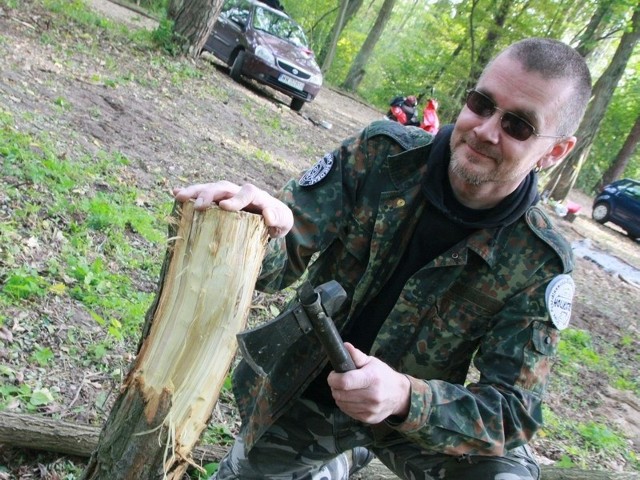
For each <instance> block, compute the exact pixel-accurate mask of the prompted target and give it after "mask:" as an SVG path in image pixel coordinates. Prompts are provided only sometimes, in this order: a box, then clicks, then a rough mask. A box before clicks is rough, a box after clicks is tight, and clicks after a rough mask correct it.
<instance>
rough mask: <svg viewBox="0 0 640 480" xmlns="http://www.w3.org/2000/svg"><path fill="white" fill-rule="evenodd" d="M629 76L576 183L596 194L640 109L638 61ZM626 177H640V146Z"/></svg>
mask: <svg viewBox="0 0 640 480" xmlns="http://www.w3.org/2000/svg"><path fill="white" fill-rule="evenodd" d="M629 75H631V77H630V78H627V79H625V81H623V82H622V84H621V85H619V86H618V88H617V89H616V91H615V94H614V96H613V99H612V101H611V103H610V104H609V106H608V108H607V113H606V115H605V118H604V120H603V122H602V124H601V126H600V130H599V132H598V135H597V137H596V138H595V140H594V142H593V145H592V147H591V151H590V152H589V157H588V159H587V160H586V162H585V164H584V166H583V167H582V169H581V170H580V175H579V176H578V180H577V181H576V186H577V187H578V188H579V189H581V190H583V191H584V192H587V193H596V192H597V190H598V188H597V187H598V184H599V182H600V181H601V179H602V175H603V174H604V172H606V171H607V169H608V168H609V166H610V165H611V163H612V162H613V160H614V158H615V157H616V155H617V154H618V152H619V151H620V149H621V148H622V145H623V144H624V142H625V140H626V138H627V135H628V134H629V131H630V130H631V128H632V127H633V125H634V123H635V121H636V119H637V117H638V115H640V114H639V113H638V112H639V111H640V109H639V105H638V99H640V78H639V77H640V66H638V62H636V63H635V64H634V68H631V69H629ZM622 177H623V178H636V179H638V178H640V148H637V147H636V149H635V152H634V154H633V155H632V156H631V159H630V161H629V163H628V165H627V168H626V169H625V171H624V173H623V174H622Z"/></svg>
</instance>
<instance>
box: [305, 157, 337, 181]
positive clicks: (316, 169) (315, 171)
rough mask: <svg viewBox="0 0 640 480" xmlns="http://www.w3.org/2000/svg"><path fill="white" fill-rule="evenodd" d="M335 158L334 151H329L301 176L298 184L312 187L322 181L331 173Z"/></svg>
mask: <svg viewBox="0 0 640 480" xmlns="http://www.w3.org/2000/svg"><path fill="white" fill-rule="evenodd" d="M334 160H335V159H334V157H333V153H327V154H326V155H325V156H324V157H322V158H321V159H320V160H318V161H317V162H316V164H315V165H314V166H313V167H311V168H310V169H309V170H307V171H306V172H305V173H304V174H303V175H302V177H300V180H298V185H300V186H301V187H311V186H313V185H317V184H318V183H320V182H321V181H322V180H324V179H325V178H326V176H327V175H329V172H330V171H331V169H332V168H333V165H334V163H335V161H334Z"/></svg>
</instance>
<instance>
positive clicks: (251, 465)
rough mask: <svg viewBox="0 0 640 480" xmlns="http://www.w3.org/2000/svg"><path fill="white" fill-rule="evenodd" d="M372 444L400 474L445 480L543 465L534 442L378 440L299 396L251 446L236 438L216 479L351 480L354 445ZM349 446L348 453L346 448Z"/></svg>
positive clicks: (497, 476)
mask: <svg viewBox="0 0 640 480" xmlns="http://www.w3.org/2000/svg"><path fill="white" fill-rule="evenodd" d="M365 447H368V448H369V449H370V451H371V452H373V453H375V454H376V456H377V457H378V458H379V459H380V460H381V461H382V462H383V463H384V464H385V465H386V466H387V467H389V468H390V469H391V470H392V471H393V472H394V473H396V474H397V475H398V476H399V477H400V478H404V479H411V480H417V479H424V480H431V479H443V480H478V479H482V480H538V479H539V478H540V470H539V467H538V466H537V464H536V463H535V461H534V460H533V458H532V456H531V451H530V450H529V448H528V447H526V446H522V447H517V448H516V449H514V450H512V451H509V452H507V454H506V455H505V456H504V457H487V456H461V457H452V456H450V455H443V454H437V453H434V452H426V451H424V450H422V449H421V448H420V447H419V446H418V445H417V444H416V443H415V442H412V441H410V440H407V439H402V438H398V439H396V440H395V441H394V442H391V443H389V444H382V445H378V444H377V442H376V440H375V433H374V431H373V429H372V427H370V426H368V425H364V424H362V423H360V422H358V421H356V420H353V419H351V418H349V417H348V416H347V415H345V414H344V413H342V412H341V411H340V410H338V409H335V408H331V407H327V406H323V405H318V404H316V403H315V402H312V401H310V400H299V401H297V402H294V404H293V405H292V407H291V408H290V409H289V410H288V411H287V413H285V414H284V415H282V416H281V417H280V418H279V419H278V421H277V422H276V423H275V424H274V425H272V427H271V428H270V429H269V430H268V431H267V433H265V434H264V435H263V436H262V437H261V438H260V440H258V442H257V443H256V444H255V445H254V446H253V448H252V449H251V450H250V451H249V452H247V449H246V446H245V444H244V442H243V441H242V440H239V441H238V442H236V444H235V445H234V446H233V448H232V450H231V451H230V452H229V454H228V455H227V456H226V457H225V458H224V460H223V461H222V462H221V463H220V466H219V469H218V472H217V474H216V475H214V476H213V477H212V478H213V479H215V480H234V479H243V480H264V479H279V480H347V479H348V478H349V476H350V474H353V473H355V471H357V469H355V468H353V466H352V457H351V455H352V453H351V452H352V450H355V451H358V452H359V453H362V452H364V453H366V450H365ZM343 452H344V453H343Z"/></svg>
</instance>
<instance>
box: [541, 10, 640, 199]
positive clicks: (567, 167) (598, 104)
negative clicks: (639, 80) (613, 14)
mask: <svg viewBox="0 0 640 480" xmlns="http://www.w3.org/2000/svg"><path fill="white" fill-rule="evenodd" d="M639 39H640V5H636V6H635V10H634V13H633V18H632V20H631V29H630V30H629V31H627V32H625V33H624V34H623V35H622V38H621V39H620V43H619V44H618V48H617V49H616V53H615V54H614V55H613V59H612V60H611V63H610V64H609V66H608V67H607V69H606V71H605V72H604V73H603V74H602V76H601V77H600V78H599V79H598V81H597V82H596V84H595V86H594V88H593V98H592V100H591V102H590V103H589V107H588V108H587V111H586V113H585V115H584V118H583V119H582V123H581V124H580V128H578V131H577V132H576V137H577V138H578V142H577V144H576V147H575V148H574V149H573V152H571V153H570V154H569V156H568V157H567V158H566V159H565V160H564V161H563V162H561V163H560V164H559V165H558V166H556V167H555V168H554V169H553V170H552V171H551V172H550V173H549V175H548V176H547V181H546V183H545V186H544V189H543V195H544V196H547V197H549V198H552V199H554V200H556V201H559V202H561V201H563V200H564V199H565V198H567V195H569V192H570V191H571V189H572V188H573V185H574V184H575V182H576V179H577V178H578V174H579V173H580V169H581V168H582V165H583V163H584V161H585V159H586V158H587V157H588V155H589V151H590V150H591V144H592V143H593V139H594V138H595V136H596V134H597V133H598V128H599V127H600V123H601V122H602V119H603V118H604V115H605V113H606V109H607V106H608V105H609V102H610V101H611V97H612V96H613V92H614V90H615V88H616V86H617V85H618V82H619V80H620V78H621V77H622V74H623V73H624V69H625V67H626V66H627V62H628V61H629V59H630V58H631V55H632V54H633V49H634V47H635V46H636V44H637V43H638V40H639Z"/></svg>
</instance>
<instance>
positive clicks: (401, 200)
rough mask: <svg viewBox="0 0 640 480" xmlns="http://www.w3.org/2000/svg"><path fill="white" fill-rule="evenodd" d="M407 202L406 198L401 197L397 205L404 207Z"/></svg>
mask: <svg viewBox="0 0 640 480" xmlns="http://www.w3.org/2000/svg"><path fill="white" fill-rule="evenodd" d="M406 203H407V202H405V201H404V199H402V198H401V199H400V200H398V201H397V202H396V207H404V206H405V204H406Z"/></svg>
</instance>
